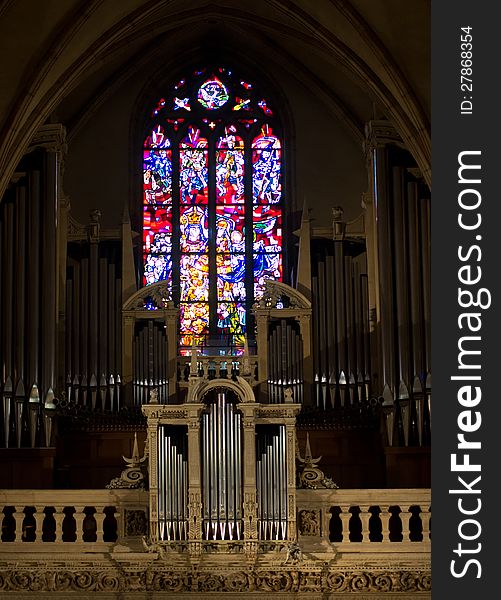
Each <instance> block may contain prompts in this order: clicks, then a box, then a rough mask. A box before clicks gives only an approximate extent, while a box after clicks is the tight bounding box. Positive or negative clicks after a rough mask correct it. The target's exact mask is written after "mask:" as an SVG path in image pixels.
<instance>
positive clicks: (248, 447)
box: [239, 404, 258, 554]
mask: <svg viewBox="0 0 501 600" xmlns="http://www.w3.org/2000/svg"><path fill="white" fill-rule="evenodd" d="M239 408H240V410H241V411H242V414H243V419H242V425H243V454H242V457H243V461H244V464H243V471H244V476H243V499H244V503H243V517H244V540H245V542H246V543H247V542H251V545H250V547H249V548H248V550H250V553H251V554H252V553H253V552H252V551H253V549H254V548H253V546H254V544H253V542H257V538H258V534H257V514H256V426H255V416H254V413H255V410H256V405H255V404H240V405H239ZM247 545H248V544H247Z"/></svg>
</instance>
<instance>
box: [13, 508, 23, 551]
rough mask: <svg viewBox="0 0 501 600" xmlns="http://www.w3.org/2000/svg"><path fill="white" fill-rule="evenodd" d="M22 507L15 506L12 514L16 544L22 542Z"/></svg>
mask: <svg viewBox="0 0 501 600" xmlns="http://www.w3.org/2000/svg"><path fill="white" fill-rule="evenodd" d="M24 517H25V514H24V506H19V507H18V506H16V507H15V512H14V520H15V521H16V539H15V541H16V542H22V541H24V531H23V521H24Z"/></svg>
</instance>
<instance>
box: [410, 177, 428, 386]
mask: <svg viewBox="0 0 501 600" xmlns="http://www.w3.org/2000/svg"><path fill="white" fill-rule="evenodd" d="M407 195H408V200H409V202H408V218H407V226H408V231H409V276H410V305H411V319H410V320H411V343H412V371H413V373H412V374H413V376H414V377H416V376H417V377H421V384H422V379H423V371H424V364H423V363H424V361H423V326H422V321H423V316H422V315H423V296H422V282H421V268H420V264H419V262H420V245H421V244H420V238H419V221H418V197H417V184H416V183H415V182H410V183H409V184H408V186H407Z"/></svg>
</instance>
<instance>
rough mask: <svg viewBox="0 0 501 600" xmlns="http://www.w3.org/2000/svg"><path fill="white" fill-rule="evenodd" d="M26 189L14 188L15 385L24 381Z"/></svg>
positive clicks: (22, 187) (21, 187)
mask: <svg viewBox="0 0 501 600" xmlns="http://www.w3.org/2000/svg"><path fill="white" fill-rule="evenodd" d="M26 237H27V228H26V188H25V187H24V186H18V187H17V188H16V249H15V285H16V290H15V309H16V311H15V312H16V324H15V339H16V343H15V346H14V348H15V356H14V376H15V377H14V379H13V381H14V382H15V383H16V385H17V383H18V382H19V381H20V380H22V379H24V375H25V369H24V354H25V348H24V343H25V326H26V325H25V324H26V315H25V293H26Z"/></svg>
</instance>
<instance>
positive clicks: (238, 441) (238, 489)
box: [235, 412, 242, 538]
mask: <svg viewBox="0 0 501 600" xmlns="http://www.w3.org/2000/svg"><path fill="white" fill-rule="evenodd" d="M241 436H242V424H241V414H240V413H239V412H237V413H236V414H235V448H236V466H235V493H236V498H235V517H236V520H237V537H238V538H239V537H240V529H239V527H240V519H241V518H242V437H241Z"/></svg>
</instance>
